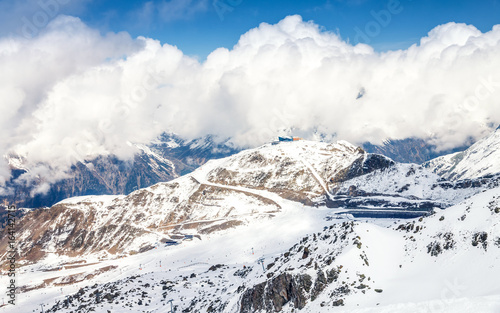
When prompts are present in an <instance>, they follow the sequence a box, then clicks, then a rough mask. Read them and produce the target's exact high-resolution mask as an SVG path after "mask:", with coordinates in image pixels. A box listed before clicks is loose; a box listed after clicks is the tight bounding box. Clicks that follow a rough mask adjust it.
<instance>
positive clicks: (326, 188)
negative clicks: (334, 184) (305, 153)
mask: <svg viewBox="0 0 500 313" xmlns="http://www.w3.org/2000/svg"><path fill="white" fill-rule="evenodd" d="M300 162H302V164H304V166H305V167H307V169H308V170H309V172H310V173H311V174H312V175H313V177H314V178H315V179H316V181H317V182H318V183H319V184H320V185H321V187H322V188H323V190H324V191H325V193H326V194H327V195H328V198H330V199H331V198H332V197H333V195H332V194H331V193H330V192H329V191H328V187H327V186H326V183H325V181H324V180H323V179H322V178H321V176H320V175H319V173H318V172H317V171H316V170H315V169H314V167H313V166H312V165H311V163H309V162H308V161H306V160H304V159H300Z"/></svg>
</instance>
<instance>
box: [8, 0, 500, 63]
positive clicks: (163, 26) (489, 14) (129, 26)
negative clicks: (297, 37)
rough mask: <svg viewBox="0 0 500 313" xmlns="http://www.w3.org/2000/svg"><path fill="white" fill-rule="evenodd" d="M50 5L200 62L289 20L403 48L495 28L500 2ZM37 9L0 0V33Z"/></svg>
mask: <svg viewBox="0 0 500 313" xmlns="http://www.w3.org/2000/svg"><path fill="white" fill-rule="evenodd" d="M54 1H57V6H58V8H57V13H62V14H68V15H73V16H77V17H79V18H81V19H82V20H83V21H84V22H85V23H87V24H88V25H90V26H92V27H94V28H97V29H99V30H101V31H102V32H107V31H114V32H119V31H127V32H129V33H130V34H131V35H132V36H133V37H136V36H146V37H151V38H155V39H158V40H160V41H161V42H162V43H169V44H172V45H176V46H178V47H179V48H180V49H181V50H182V51H184V53H186V54H188V55H198V56H199V57H200V58H201V59H204V58H205V57H206V55H207V54H209V53H210V52H211V51H213V50H214V49H216V48H218V47H227V48H231V47H232V46H233V45H234V44H236V43H237V41H238V38H239V37H240V36H241V35H242V34H243V33H245V32H246V31H248V30H249V29H251V28H254V27H256V26H258V25H259V24H260V23H262V22H266V23H270V24H273V23H276V22H278V21H280V20H281V19H283V18H284V17H285V16H287V15H292V14H299V15H301V16H302V17H303V19H304V20H313V21H315V23H317V24H319V25H321V26H323V27H324V29H325V30H328V31H332V32H336V33H339V34H340V35H341V37H342V38H343V39H349V40H350V42H352V43H357V42H358V41H363V42H366V43H369V44H370V45H372V46H373V47H374V48H375V49H376V50H378V51H385V50H392V49H399V48H407V47H408V46H410V45H411V44H413V43H416V42H418V41H419V39H420V38H422V37H423V36H425V35H426V34H427V32H428V31H429V30H431V29H432V28H434V27H435V26H437V25H440V24H443V23H447V22H461V23H467V24H473V25H474V26H476V27H477V28H479V29H480V30H481V31H483V32H485V31H488V30H490V29H491V27H492V26H493V25H495V24H498V23H499V22H500V0H481V1H476V0H442V1H435V0H399V1H397V0H328V1H324V0H313V1H284V0H275V1H269V0H267V1H262V0H258V1H251V0H152V1H146V2H145V1H135V0H123V1H112V0H101V1H97V0H41V2H42V3H54ZM38 3H39V1H35V0H18V1H0V11H1V12H2V13H0V20H1V21H2V22H0V26H1V31H0V34H6V33H15V32H16V30H17V31H19V28H20V27H21V26H22V24H23V21H25V20H23V19H22V18H23V17H26V18H27V19H28V20H31V19H32V18H33V16H34V14H36V13H37V11H40V5H39V4H38ZM49 8H50V6H49ZM52 8H54V7H52ZM390 8H392V9H391V10H390ZM381 12H382V13H381ZM384 12H385V13H387V12H389V15H386V14H385V15H384ZM377 14H379V16H382V18H383V19H381V20H377V18H376V17H375V16H376V15H377ZM380 14H381V15H380ZM370 27H371V28H370ZM360 32H362V33H363V34H365V35H366V34H369V35H370V36H363V35H360ZM358 39H359V40H358ZM367 39H368V40H367Z"/></svg>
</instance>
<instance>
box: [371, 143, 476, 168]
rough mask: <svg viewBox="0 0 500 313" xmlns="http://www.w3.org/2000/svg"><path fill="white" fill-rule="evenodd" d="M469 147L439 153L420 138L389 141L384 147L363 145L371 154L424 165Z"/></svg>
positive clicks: (434, 147) (433, 146)
mask: <svg viewBox="0 0 500 313" xmlns="http://www.w3.org/2000/svg"><path fill="white" fill-rule="evenodd" d="M469 146H470V144H469V145H464V146H462V147H457V148H454V149H451V150H444V151H437V147H436V146H435V145H431V144H429V143H427V142H426V141H425V140H423V139H420V138H407V139H401V140H387V141H385V142H384V144H383V145H373V144H371V143H369V142H368V143H365V144H363V149H365V150H366V151H368V152H370V153H378V154H382V155H385V156H387V157H389V158H391V159H393V160H394V161H396V162H400V163H415V164H422V163H424V162H427V161H429V160H432V159H434V158H437V157H439V156H442V155H447V154H450V153H455V152H459V151H463V150H465V149H467V148H468V147H469Z"/></svg>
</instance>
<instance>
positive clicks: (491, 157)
mask: <svg viewBox="0 0 500 313" xmlns="http://www.w3.org/2000/svg"><path fill="white" fill-rule="evenodd" d="M424 166H425V167H427V168H429V169H430V170H432V171H433V172H435V173H437V174H439V175H441V176H442V177H443V178H445V179H454V180H458V179H473V178H479V177H482V176H486V175H491V174H496V173H499V172H500V129H497V130H496V131H494V132H493V133H491V134H490V135H489V136H487V137H485V138H483V139H482V140H480V141H478V142H476V143H475V144H474V145H472V146H471V147H470V148H469V149H467V150H465V151H464V152H458V153H454V154H450V155H445V156H442V157H438V158H436V159H434V160H431V161H429V162H427V163H425V164H424Z"/></svg>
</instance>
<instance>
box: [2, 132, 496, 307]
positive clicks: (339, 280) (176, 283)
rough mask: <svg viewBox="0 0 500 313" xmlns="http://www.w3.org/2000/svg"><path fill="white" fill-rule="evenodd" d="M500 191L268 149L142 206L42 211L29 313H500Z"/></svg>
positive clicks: (378, 161) (32, 238) (314, 145)
mask: <svg viewBox="0 0 500 313" xmlns="http://www.w3.org/2000/svg"><path fill="white" fill-rule="evenodd" d="M145 153H147V152H145ZM499 185H500V178H499V177H491V178H483V179H478V180H465V181H456V182H449V181H446V180H444V179H442V178H440V177H439V176H438V175H437V174H433V173H431V172H429V171H427V170H426V169H425V168H423V167H421V166H418V165H416V164H399V163H396V162H394V161H393V160H391V159H389V158H387V157H384V156H381V155H376V154H369V153H366V152H365V151H364V150H363V149H361V148H358V147H356V146H354V145H351V144H349V143H347V142H343V141H341V142H338V143H336V144H327V143H319V142H310V141H298V142H287V143H280V144H278V145H273V144H268V145H264V146H262V147H259V148H256V149H251V150H245V151H242V152H240V153H238V154H235V155H232V156H229V157H226V158H223V159H218V160H211V161H209V162H207V163H206V164H205V165H203V166H201V167H200V168H198V169H197V170H195V171H193V172H192V173H190V174H187V175H184V176H182V177H179V178H176V179H174V180H172V181H170V182H163V183H158V184H155V185H153V186H150V187H147V188H143V189H140V190H137V191H134V192H132V193H130V194H128V195H126V196H125V195H121V196H84V197H76V198H70V199H67V200H64V201H61V202H59V203H57V204H55V205H54V206H52V207H51V208H46V209H39V210H35V211H31V212H28V213H27V214H26V215H25V216H24V217H23V218H21V219H20V220H19V221H18V223H17V233H16V236H17V247H18V254H17V262H18V264H19V265H20V266H22V267H21V268H20V269H19V272H18V275H17V277H18V280H17V281H18V283H19V289H18V291H19V294H18V304H17V305H18V306H16V309H20V310H22V311H23V312H24V311H26V312H31V311H33V310H35V309H37V308H40V304H42V303H43V304H44V309H45V312H68V313H69V312H78V311H79V310H81V311H82V312H83V311H89V310H90V311H96V312H119V313H121V312H129V311H134V312H165V311H168V309H169V308H170V305H172V307H173V308H175V311H176V312H205V311H206V312H297V311H298V310H300V311H303V312H329V311H330V310H334V309H335V307H338V306H342V307H343V308H342V309H341V310H342V312H416V311H423V312H427V311H429V310H431V312H433V311H436V312H443V311H445V310H444V309H441V311H440V308H442V307H443V306H445V307H446V309H450V310H451V311H453V312H469V311H470V310H471V308H474V310H476V311H480V312H498V309H500V289H499V287H498V284H497V283H496V281H495V280H494V279H491V277H496V276H498V275H499V274H500V266H499V265H498V259H499V258H500V238H499V234H500V228H499V227H500V197H499V194H500V187H499ZM445 208H446V209H445ZM396 213H398V214H399V215H397V214H396ZM367 216H368V217H369V218H366V217H367ZM415 216H418V217H417V218H415V219H404V220H401V219H397V218H394V217H405V218H408V217H415ZM372 217H378V218H377V219H373V218H372ZM388 217H393V218H388ZM7 248H8V236H6V235H5V231H4V232H3V235H2V236H1V237H0V251H7ZM0 260H1V261H2V263H4V264H5V262H6V261H7V260H6V254H3V255H1V256H0ZM465 269H467V270H465ZM7 279H8V277H7V276H2V278H1V280H2V286H8V284H7ZM443 294H446V295H445V296H446V297H445V296H443ZM444 297H445V298H444ZM169 300H172V302H170V303H169V302H168V301H169ZM336 309H339V308H336Z"/></svg>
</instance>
